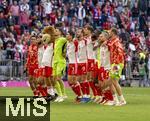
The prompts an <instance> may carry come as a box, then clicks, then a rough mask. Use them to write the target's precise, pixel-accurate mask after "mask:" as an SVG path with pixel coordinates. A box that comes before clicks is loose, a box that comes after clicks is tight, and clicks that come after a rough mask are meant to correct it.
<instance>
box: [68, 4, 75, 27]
mask: <svg viewBox="0 0 150 121" xmlns="http://www.w3.org/2000/svg"><path fill="white" fill-rule="evenodd" d="M67 12H68V22H69V25H71V22H72V18H73V17H74V16H75V12H76V11H75V7H74V4H73V3H71V5H70V7H69V9H68V11H67Z"/></svg>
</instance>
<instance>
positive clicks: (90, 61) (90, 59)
mask: <svg viewBox="0 0 150 121" xmlns="http://www.w3.org/2000/svg"><path fill="white" fill-rule="evenodd" d="M84 39H85V41H86V44H87V58H88V63H87V71H94V65H95V53H94V50H93V48H94V46H93V43H92V39H91V37H88V38H84Z"/></svg>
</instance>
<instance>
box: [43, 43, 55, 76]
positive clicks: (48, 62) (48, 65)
mask: <svg viewBox="0 0 150 121" xmlns="http://www.w3.org/2000/svg"><path fill="white" fill-rule="evenodd" d="M53 54H54V44H53V43H51V44H50V45H47V47H46V48H45V51H44V54H43V58H42V66H44V76H45V77H46V78H48V77H50V76H52V61H53Z"/></svg>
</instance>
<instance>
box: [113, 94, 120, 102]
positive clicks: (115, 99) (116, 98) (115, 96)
mask: <svg viewBox="0 0 150 121" xmlns="http://www.w3.org/2000/svg"><path fill="white" fill-rule="evenodd" d="M113 98H114V101H115V102H119V100H118V97H117V95H116V94H114V95H113Z"/></svg>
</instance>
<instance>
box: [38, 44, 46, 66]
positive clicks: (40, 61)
mask: <svg viewBox="0 0 150 121" xmlns="http://www.w3.org/2000/svg"><path fill="white" fill-rule="evenodd" d="M44 50H45V49H44V46H42V47H40V48H38V67H39V68H40V67H43V65H42V59H43V54H44Z"/></svg>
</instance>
